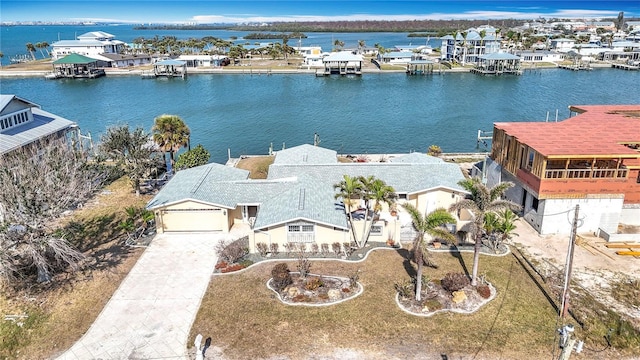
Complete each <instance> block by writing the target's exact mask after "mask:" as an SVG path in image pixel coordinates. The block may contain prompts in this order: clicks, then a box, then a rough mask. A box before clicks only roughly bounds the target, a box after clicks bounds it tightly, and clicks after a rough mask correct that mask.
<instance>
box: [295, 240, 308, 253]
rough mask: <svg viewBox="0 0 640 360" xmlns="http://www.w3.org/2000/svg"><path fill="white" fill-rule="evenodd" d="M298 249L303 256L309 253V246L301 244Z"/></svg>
mask: <svg viewBox="0 0 640 360" xmlns="http://www.w3.org/2000/svg"><path fill="white" fill-rule="evenodd" d="M297 248H298V252H299V253H301V254H304V253H306V252H307V244H305V243H299V244H298V246H297Z"/></svg>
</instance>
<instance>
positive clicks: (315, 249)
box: [311, 243, 320, 255]
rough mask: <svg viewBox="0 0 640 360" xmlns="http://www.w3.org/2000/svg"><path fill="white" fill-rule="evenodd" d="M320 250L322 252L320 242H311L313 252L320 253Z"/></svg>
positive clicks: (314, 253) (313, 253)
mask: <svg viewBox="0 0 640 360" xmlns="http://www.w3.org/2000/svg"><path fill="white" fill-rule="evenodd" d="M318 252H320V247H319V246H318V244H316V243H313V244H311V254H312V255H318Z"/></svg>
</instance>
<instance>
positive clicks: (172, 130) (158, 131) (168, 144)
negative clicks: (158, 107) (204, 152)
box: [151, 114, 191, 169]
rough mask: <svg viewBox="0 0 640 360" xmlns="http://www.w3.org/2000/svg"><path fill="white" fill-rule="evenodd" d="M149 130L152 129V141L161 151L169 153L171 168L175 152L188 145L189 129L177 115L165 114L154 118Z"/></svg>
mask: <svg viewBox="0 0 640 360" xmlns="http://www.w3.org/2000/svg"><path fill="white" fill-rule="evenodd" d="M151 130H152V131H153V141H154V142H155V143H156V144H158V146H159V147H160V149H162V151H164V152H168V153H169V158H170V160H171V169H173V168H174V166H175V164H176V161H175V153H176V152H177V151H178V150H180V148H183V147H187V146H188V145H189V136H190V135H191V130H189V127H188V126H187V125H186V124H185V123H184V121H182V119H181V118H180V117H179V116H177V115H167V114H164V115H160V116H158V117H157V118H155V119H154V125H153V128H151Z"/></svg>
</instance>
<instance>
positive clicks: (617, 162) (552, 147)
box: [483, 105, 640, 234]
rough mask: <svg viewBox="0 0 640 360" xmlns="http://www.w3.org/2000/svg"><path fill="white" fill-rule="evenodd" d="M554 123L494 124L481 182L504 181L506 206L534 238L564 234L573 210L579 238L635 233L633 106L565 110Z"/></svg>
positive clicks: (637, 148)
mask: <svg viewBox="0 0 640 360" xmlns="http://www.w3.org/2000/svg"><path fill="white" fill-rule="evenodd" d="M569 110H570V111H571V113H572V114H577V115H576V116H573V117H570V118H569V119H566V120H564V121H560V122H511V123H495V124H494V128H493V143H492V149H491V154H490V156H489V157H488V158H487V161H486V165H485V169H484V172H483V173H484V174H486V177H487V183H488V185H489V186H493V185H495V184H497V183H499V182H501V181H512V182H514V183H515V184H516V186H515V187H514V188H512V189H510V190H509V191H508V192H507V194H506V195H507V197H508V198H509V200H512V201H515V202H516V203H518V204H520V205H522V207H523V209H524V210H523V217H524V219H525V220H526V221H527V222H528V223H530V224H531V225H532V226H533V228H534V229H536V230H537V231H538V232H539V233H540V234H554V233H560V234H568V233H569V232H570V230H571V223H572V219H571V218H570V217H568V215H567V214H568V213H569V212H570V211H572V210H573V209H574V208H575V206H576V205H580V214H579V218H580V227H579V228H578V231H580V232H606V233H612V232H616V231H617V228H618V225H619V224H630V225H640V105H592V106H571V107H570V108H569Z"/></svg>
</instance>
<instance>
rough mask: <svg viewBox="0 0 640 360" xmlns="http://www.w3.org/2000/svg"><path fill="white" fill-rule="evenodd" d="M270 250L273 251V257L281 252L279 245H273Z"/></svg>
mask: <svg viewBox="0 0 640 360" xmlns="http://www.w3.org/2000/svg"><path fill="white" fill-rule="evenodd" d="M269 250H271V254H272V255H278V252H280V249H279V246H278V243H273V244H271V245H270V246H269Z"/></svg>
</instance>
